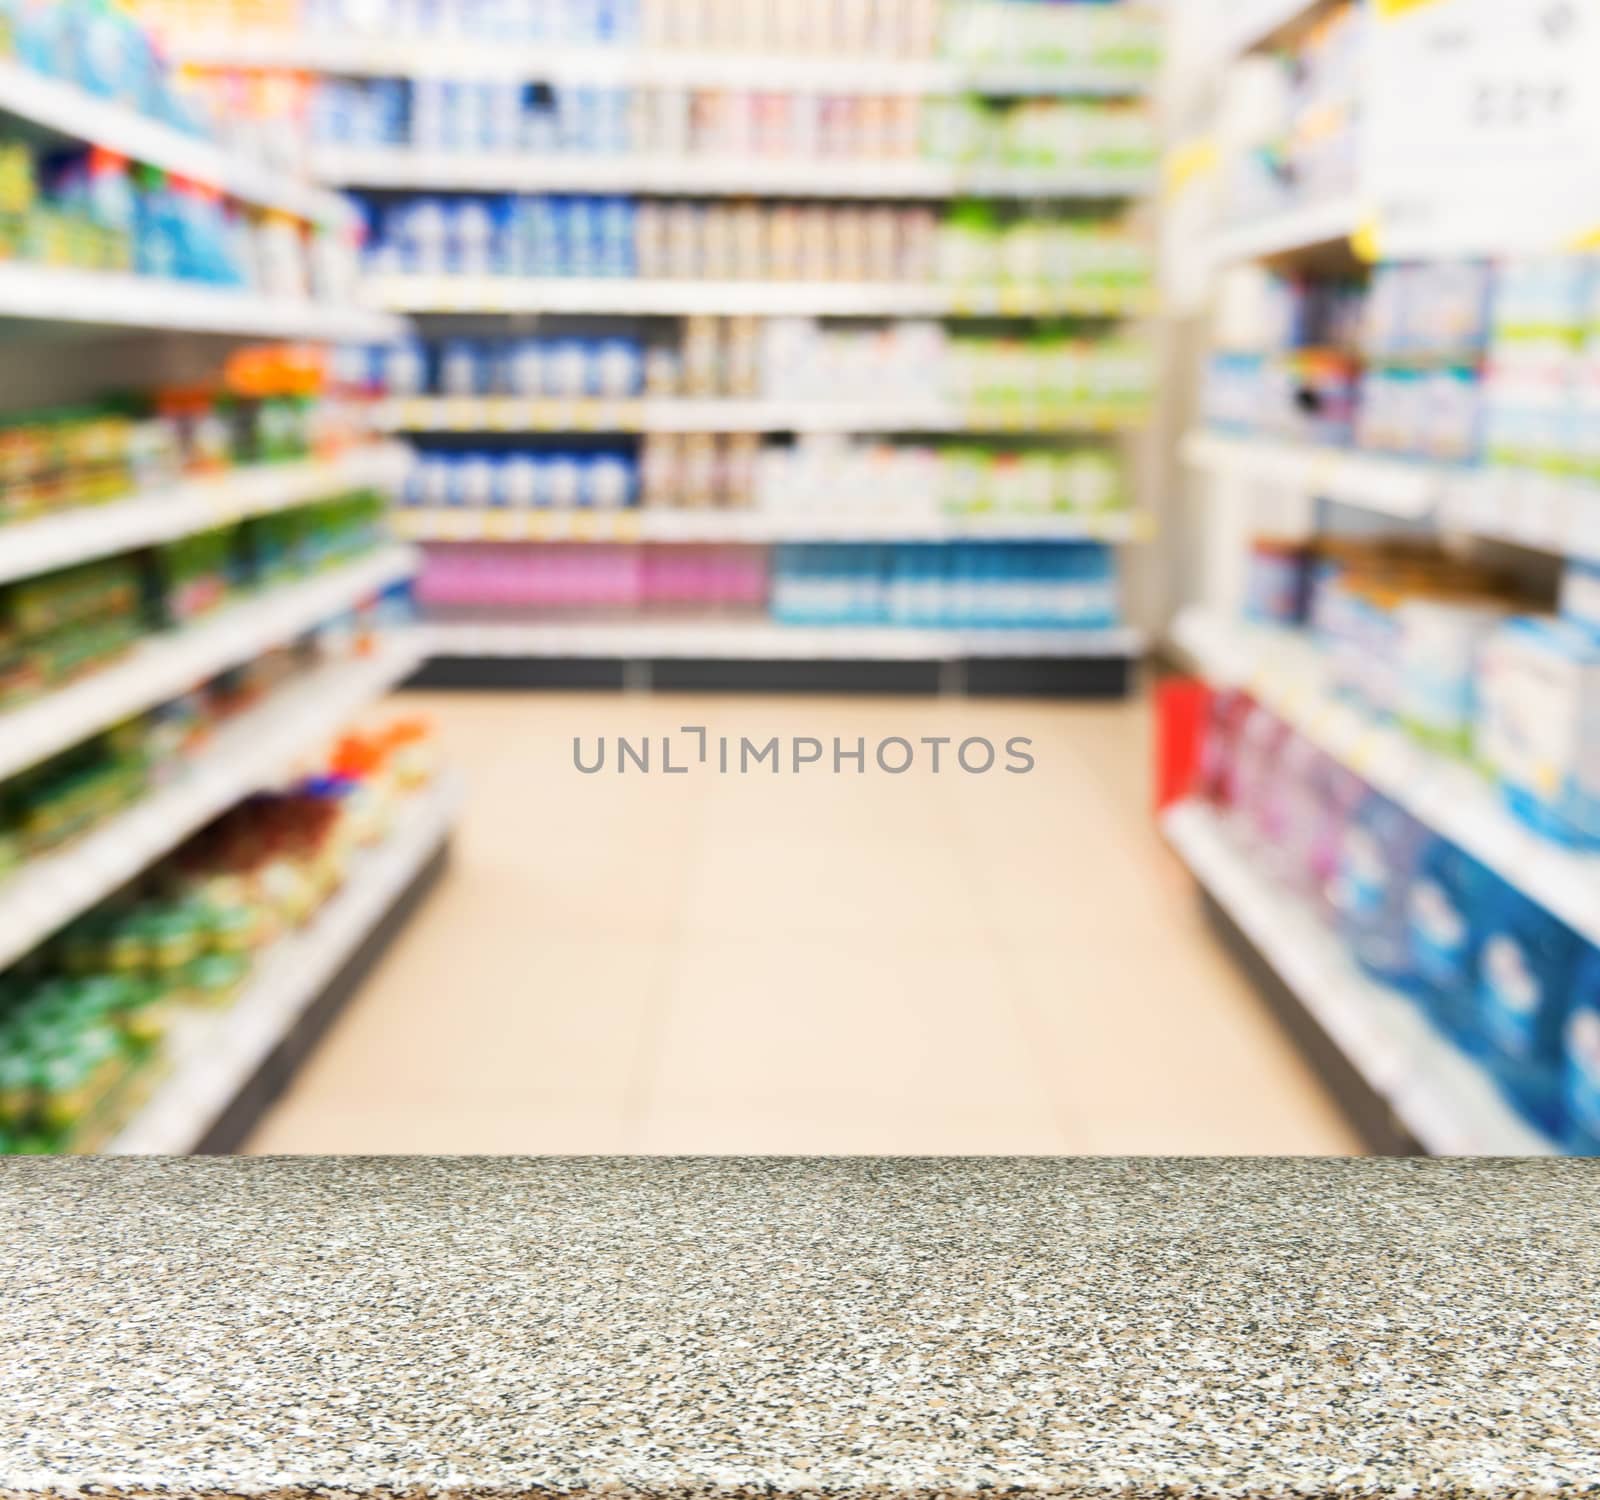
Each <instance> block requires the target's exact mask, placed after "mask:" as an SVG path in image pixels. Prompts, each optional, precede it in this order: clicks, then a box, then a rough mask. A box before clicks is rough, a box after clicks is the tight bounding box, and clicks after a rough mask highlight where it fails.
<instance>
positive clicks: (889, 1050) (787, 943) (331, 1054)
mask: <svg viewBox="0 0 1600 1500" xmlns="http://www.w3.org/2000/svg"><path fill="white" fill-rule="evenodd" d="M405 701H406V703H407V706H408V708H409V707H411V706H414V705H415V704H416V702H417V700H416V699H413V698H407V699H406V700H405ZM423 701H424V702H425V705H426V707H427V709H428V711H430V712H432V713H434V714H436V715H437V717H438V719H439V721H440V723H441V727H442V730H443V733H444V738H445V743H446V753H447V754H448V755H449V757H450V758H451V760H452V761H453V762H454V763H455V764H457V765H458V766H459V767H460V768H461V769H462V771H463V773H464V779H465V780H466V782H467V784H468V786H469V788H470V793H471V801H470V803H469V807H468V810H467V813H466V816H465V818H464V821H463V824H462V827H461V830H460V834H459V837H458V842H457V845H456V857H455V864H454V868H453V871H452V872H451V874H450V875H449V876H448V877H447V879H446V882H445V884H444V885H443V886H442V887H441V888H440V890H439V891H438V893H437V895H436V896H435V898H434V899H433V901H432V902H431V904H429V905H428V906H427V907H425V908H424V910H423V911H422V912H421V913H420V914H419V916H418V918H417V919H416V921H415V923H414V924H413V925H412V926H411V927H410V928H408V930H407V931H406V932H405V933H404V934H403V935H402V937H401V940H400V941H399V943H398V944H397V945H396V947H395V948H394V949H393V950H392V951H391V953H390V955H389V957H388V959H387V961H386V962H385V964H384V965H383V967H382V968H381V969H380V971H379V972H378V973H377V974H376V975H375V976H374V978H373V979H372V981H371V982H370V983H369V984H368V986H367V987H366V988H365V989H364V990H363V992H362V993H361V994H360V995H359V996H358V998H357V1000H356V1001H355V1003H354V1005H353V1007H352V1008H351V1010H350V1011H349V1012H347V1014H346V1016H345V1017H344V1019H343V1020H342V1021H341V1023H340V1024H339V1026H338V1027H337V1029H336V1030H335V1031H334V1032H333V1033H332V1034H331V1035H330V1036H329V1038H328V1039H327V1041H326V1042H325V1044H324V1045H323V1047H322V1048H321V1049H320V1050H319V1051H318V1052H317V1054H316V1055H315V1056H314V1057H313V1058H312V1060H311V1061H310V1063H309V1065H308V1066H307V1068H306V1069H305V1071H304V1073H303V1074H302V1075H301V1076H300V1078H299V1080H298V1082H297V1084H296V1086H295V1088H294V1090H293V1092H292V1093H291V1094H290V1095H288V1096H287V1098H286V1099H285V1100H284V1101H283V1102H282V1103H281V1104H280V1106H279V1107H278V1109H277V1110H276V1112H275V1113H274V1114H273V1115H271V1116H270V1117H269V1118H268V1119H267V1121H266V1122H265V1124H264V1125H263V1127H262V1128H261V1129H260V1130H259V1131H258V1133H257V1134H256V1136H255V1138H254V1140H253V1142H252V1149H254V1150H257V1151H278V1152H408V1151H417V1152H494V1153H499V1152H508V1153H509V1152H534V1153H537V1152H611V1151H647V1152H690V1153H693V1152H738V1151H751V1152H763V1151H770V1152H786V1153H787V1152H936V1153H942V1152H951V1153H989V1152H1042V1153H1048V1152H1112V1153H1118V1152H1219V1153H1234V1152H1239V1153H1255V1152H1346V1151H1353V1150H1356V1149H1358V1142H1357V1141H1356V1140H1355V1139H1354V1137H1353V1136H1352V1135H1351V1134H1350V1133H1349V1131H1348V1129H1347V1127H1346V1126H1345V1125H1344V1124H1343V1123H1342V1120H1341V1117H1340V1116H1339V1115H1338V1113H1337V1112H1336V1111H1335V1109H1334V1107H1333V1105H1332V1104H1331V1103H1330V1102H1328V1100H1327V1099H1326V1097H1325V1095H1324V1094H1323V1093H1322V1091H1321V1089H1320V1087H1319V1085H1318V1084H1317V1082H1316V1081H1315V1079H1314V1077H1313V1076H1312V1074H1311V1073H1310V1071H1309V1070H1308V1069H1307V1068H1306V1066H1305V1065H1304V1064H1303V1063H1302V1062H1301V1060H1300V1058H1299V1056H1298V1054H1296V1053H1295V1052H1294V1051H1293V1049H1292V1047H1291V1045H1290V1043H1289V1042H1288V1041H1287V1040H1286V1038H1285V1036H1284V1034H1283V1033H1282V1032H1281V1030H1280V1029H1279V1028H1278V1027H1277V1026H1276V1025H1275V1023H1274V1022H1273V1021H1272V1019H1271V1018H1270V1016H1269V1015H1268V1014H1267V1013H1266V1011H1265V1010H1264V1009H1263V1008H1262V1005H1261V1002H1260V1000H1259V999H1258V998H1257V997H1256V995H1255V994H1254V993H1253V992H1252V991H1251V989H1250V988H1249V986H1248V984H1247V982H1246V981H1245V979H1244V978H1243V977H1242V975H1241V974H1240V973H1239V972H1238V971H1237V970H1236V969H1235V968H1234V967H1233V966H1232V964H1231V962H1230V960H1229V959H1228V957H1227V956H1226V955H1225V954H1224V953H1223V952H1222V951H1221V949H1220V948H1219V947H1218V946H1217V945H1216V943H1215V942H1214V940H1213V939H1212V937H1211V936H1210V934H1209V933H1208V931H1207V930H1206V929H1205V928H1204V926H1203V924H1202V922H1201V918H1200V915H1199V912H1198V909H1197V907H1196V904H1195V900H1194V893H1193V889H1192V886H1191V884H1190V882H1189V881H1188V880H1187V879H1186V878H1185V877H1184V875H1183V873H1182V872H1181V870H1180V869H1179V867H1178V866H1177V865H1176V863H1175V862H1174V861H1173V859H1172V858H1171V856H1170V855H1169V854H1168V853H1167V852H1166V850H1165V848H1164V847H1163V846H1162V844H1161V843H1160V841H1159V839H1158V836H1157V834H1156V833H1155V831H1154V829H1153V827H1152V824H1151V822H1150V820H1149V816H1148V814H1147V812H1146V811H1145V798H1146V784H1147V772H1146V766H1147V760H1148V755H1147V739H1148V722H1147V719H1148V710H1147V707H1146V705H1144V704H1143V703H1141V702H1135V703H1132V704H1126V705H1124V704H1118V705H1114V706H1093V707H1085V706H1057V705H1039V704H1026V705H1019V704H1011V703H981V702H975V701H965V700H963V701H926V700H907V701H899V700H880V699H862V700H838V699H830V700H807V699H793V698H788V699H779V698H738V699H730V698H715V699H694V698H674V697H649V698H641V697H609V696H572V697H555V696H543V697H535V698H529V697H525V696H516V695H500V696H492V695H453V696H446V695H441V696H437V697H430V698H428V699H426V700H423ZM696 724H700V725H705V726H708V728H709V730H710V732H711V734H712V736H713V737H714V738H715V737H716V736H720V735H722V734H728V735H732V736H748V737H749V738H751V739H752V740H754V741H757V742H760V743H764V742H765V741H766V740H767V739H768V738H770V737H771V736H773V735H779V736H783V737H791V736H814V737H817V738H819V739H822V740H824V741H831V739H832V738H833V737H834V736H838V737H840V738H842V739H844V740H845V741H846V742H847V743H848V744H853V743H854V741H855V739H856V738H857V737H858V736H861V737H865V738H866V739H867V741H868V743H869V744H872V743H874V742H875V741H877V740H880V739H882V738H884V737H886V736H890V735H899V736H903V737H905V738H907V739H910V740H912V741H913V742H915V741H917V740H918V739H919V738H920V737H922V736H938V735H950V736H953V737H955V738H956V740H957V741H959V740H960V739H961V738H964V737H965V736H967V735H979V736H986V737H988V738H990V739H991V740H994V741H996V742H997V743H1000V742H1003V741H1004V740H1006V739H1008V738H1010V737H1011V736H1012V735H1026V736H1028V737H1030V738H1032V739H1033V741H1034V746H1033V751H1032V753H1033V754H1034V756H1035V757H1036V760H1037V769H1036V770H1035V772H1034V773H1033V774H1031V775H1028V776H1010V775H1004V774H1001V775H989V776H967V775H950V774H948V771H949V766H948V764H947V765H946V767H945V772H944V773H941V774H940V775H938V776H934V775H933V774H932V773H931V771H930V769H929V768H928V767H927V765H926V763H924V764H923V765H921V766H918V767H916V768H914V769H913V770H912V771H911V772H909V773H907V774H906V775H904V776H899V777H890V776H885V775H882V774H879V773H872V774H869V775H866V776H856V775H852V774H848V773H847V774H845V775H843V776H834V775H831V774H817V775H811V776H806V775H802V776H798V777H797V776H793V775H789V774H782V775H778V776H772V775H768V774H752V775H750V776H747V777H740V776H737V775H729V776H719V775H713V774H698V775H686V776H672V777H667V776H662V775H660V774H659V773H658V774H655V775H651V776H642V775H637V774H634V775H621V776H619V775H616V774H614V767H608V769H607V771H606V773H605V774H603V775H596V776H581V775H579V774H578V773H577V772H576V771H575V770H574V769H573V763H572V741H573V737H574V736H582V737H583V744H584V746H585V747H586V754H590V755H592V753H593V750H594V747H595V743H596V740H597V738H598V737H599V736H602V735H604V736H606V737H607V738H608V739H609V741H610V743H611V744H612V745H613V746H614V745H615V737H616V736H618V735H622V736H626V737H628V738H629V739H630V740H633V741H635V742H637V741H638V740H639V739H640V738H641V737H643V736H645V735H646V734H648V735H650V736H651V737H652V738H654V739H655V740H657V742H659V739H660V737H661V736H662V735H673V734H676V733H677V732H678V731H679V729H680V726H683V725H696ZM658 766H659V763H658ZM1083 851H1092V857H1091V858H1088V859H1084V858H1080V857H1078V854H1079V853H1081V852H1083Z"/></svg>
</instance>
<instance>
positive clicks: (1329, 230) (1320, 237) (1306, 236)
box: [1206, 197, 1364, 266]
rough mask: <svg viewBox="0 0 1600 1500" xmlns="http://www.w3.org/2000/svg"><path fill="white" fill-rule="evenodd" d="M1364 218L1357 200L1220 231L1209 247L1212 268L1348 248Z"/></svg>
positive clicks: (1334, 201) (1335, 200)
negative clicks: (1247, 261) (1343, 247)
mask: <svg viewBox="0 0 1600 1500" xmlns="http://www.w3.org/2000/svg"><path fill="white" fill-rule="evenodd" d="M1363 218H1364V214H1363V211H1362V206H1361V203H1360V201H1359V200H1358V199H1356V198H1354V197H1349V198H1333V199H1330V200H1329V201H1328V202H1326V203H1312V204H1307V205H1306V206H1305V207H1303V208H1293V209H1288V210H1286V211H1284V212H1283V213H1278V214H1273V215H1272V216H1271V217H1269V218H1265V219H1262V220H1260V221H1258V222H1257V223H1253V224H1241V225H1239V226H1237V227H1235V228H1231V229H1224V230H1221V231H1219V232H1218V233H1216V234H1214V235H1213V236H1212V237H1211V240H1210V242H1209V243H1208V244H1207V246H1206V255H1207V258H1208V259H1209V260H1210V262H1211V263H1212V264H1213V265H1218V266H1225V265H1233V264H1237V263H1238V262H1240V261H1246V260H1269V259H1273V258H1276V257H1280V256H1289V255H1299V254H1305V253H1308V252H1311V251H1317V250H1327V249H1330V248H1332V247H1335V246H1348V245H1349V244H1350V242H1351V241H1352V240H1353V239H1354V237H1355V236H1356V235H1357V234H1358V233H1359V232H1360V229H1361V225H1362V222H1363Z"/></svg>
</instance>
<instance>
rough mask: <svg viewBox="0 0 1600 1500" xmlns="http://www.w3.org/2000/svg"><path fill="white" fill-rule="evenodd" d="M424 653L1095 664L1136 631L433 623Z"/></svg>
mask: <svg viewBox="0 0 1600 1500" xmlns="http://www.w3.org/2000/svg"><path fill="white" fill-rule="evenodd" d="M421 628H422V630H423V631H424V634H425V637H426V640H427V648H428V653H429V655H430V656H435V657H438V656H455V657H491V658H492V657H502V658H507V657H509V658H518V657H526V658H542V657H552V656H570V657H584V658H590V659H593V658H608V657H652V656H654V657H702V658H706V659H708V660H726V661H750V660H755V661H762V660H771V661H951V660H958V659H961V658H966V657H1041V658H1051V659H1055V660H1082V659H1094V660H1104V659H1107V658H1113V659H1121V658H1125V657H1136V656H1138V655H1139V654H1140V653H1141V652H1142V651H1143V649H1144V641H1143V637H1142V636H1141V635H1140V633H1139V632H1138V631H1137V630H1132V629H1127V628H1117V629H1112V630H1091V629H1084V630H1070V629H1064V630H1026V629H1015V630H1011V629H999V628H997V629H991V630H922V629H917V628H915V627H910V626H893V625H882V626H859V627H858V626H849V625H839V626H820V627H814V626H805V625H782V624H778V623H775V622H774V621H771V620H769V619H767V618H765V617H759V618H750V617H743V618H741V617H737V616H734V617H730V618H727V619H718V620H708V621H683V620H661V621H654V620H643V621H637V622H635V621H628V622H623V623H603V622H589V621H557V622H549V623H544V624H520V623H498V624H477V623H473V624H466V623H435V624H430V625H425V626H423V627H421Z"/></svg>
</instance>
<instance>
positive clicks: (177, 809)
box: [0, 640, 421, 969]
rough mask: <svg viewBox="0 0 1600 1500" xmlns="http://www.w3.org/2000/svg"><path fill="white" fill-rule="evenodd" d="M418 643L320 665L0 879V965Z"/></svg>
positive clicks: (215, 805) (360, 700)
mask: <svg viewBox="0 0 1600 1500" xmlns="http://www.w3.org/2000/svg"><path fill="white" fill-rule="evenodd" d="M420 661H421V653H420V651H419V650H418V648H417V645H416V643H415V641H414V640H406V641H404V642H400V643H393V644H390V645H389V646H387V647H386V648H383V649H381V650H380V651H379V652H378V654H377V655H375V656H374V657H372V658H370V659H364V660H362V659H358V660H356V661H353V662H340V663H335V664H333V665H330V666H326V667H322V668H320V669H318V671H317V672H315V673H314V674H313V675H312V677H311V678H310V679H308V680H307V681H305V682H302V683H298V684H295V685H294V686H292V687H290V688H289V689H288V690H287V691H285V692H282V693H280V694H277V695H274V696H273V697H271V698H269V699H268V700H267V701H265V702H264V703H262V704H261V705H259V706H258V707H256V708H253V709H250V710H249V711H247V712H246V713H245V714H243V715H241V716H240V718H239V719H238V720H237V721H236V722H235V723H232V724H229V725H226V726H224V728H223V729H222V730H221V731H220V732H219V733H218V736H217V739H216V742H215V743H214V744H213V745H212V746H211V747H210V748H208V749H207V750H205V751H204V752H202V753H201V755H200V756H199V757H198V758H197V759H196V760H195V762H194V763H193V764H192V765H191V766H189V767H188V768H186V770H185V771H184V772H183V773H182V775H181V776H180V778H179V779H178V780H177V781H176V782H175V783H174V784H173V785H171V786H169V787H163V788H161V789H159V790H156V791H153V792H151V793H149V794H148V795H147V796H146V797H144V798H143V799H142V800H141V801H139V802H137V803H135V804H134V805H133V806H132V807H130V808H128V809H126V810H125V811H123V812H121V813H118V814H117V815H115V816H114V817H112V818H111V819H110V820H109V821H108V822H106V823H105V824H103V825H102V826H101V827H99V828H97V829H95V830H94V831H93V832H91V833H88V834H86V835H85V836H84V837H83V838H81V839H79V840H77V841H75V842H74V843H72V844H69V845H68V846H67V847H66V848H64V849H61V850H59V851H56V852H54V853H51V854H46V855H43V856H41V857H39V858H37V859H34V860H30V861H29V862H28V864H27V865H25V866H24V867H23V868H22V869H21V870H20V871H18V872H17V873H16V874H14V875H13V876H11V877H10V878H9V879H6V880H0V969H3V968H5V967H6V965H7V964H10V963H14V962H15V961H16V960H17V959H19V958H21V957H22V956H23V955H24V954H26V953H28V952H30V951H31V950H32V949H34V948H36V947H37V946H38V945H39V944H40V943H41V942H43V941H44V940H45V939H46V938H48V937H50V936H51V934H53V933H55V932H57V931H59V930H60V929H61V928H62V927H63V926H65V925H66V924H67V923H68V922H70V921H72V919H73V918H74V917H77V916H79V915H81V914H82V913H83V912H85V911H88V910H89V909H90V908H91V907H94V906H96V905H98V904H99V903H100V902H101V901H104V900H105V899H106V898H107V897H108V896H111V895H113V894H115V893H116V892H117V891H118V890H120V889H121V888H122V887H123V886H124V885H125V884H127V882H128V881H130V880H132V879H133V878H134V877H135V876H136V875H138V874H140V873H141V872H142V871H144V870H147V869H149V868H150V866H151V865H153V864H154V863H155V862H156V861H157V860H159V859H161V858H162V857H163V856H165V855H167V854H169V853H171V851H172V850H174V849H175V848H177V847H178V845H179V844H181V843H182V842H183V841H184V840H185V839H186V838H188V837H189V836H190V835H191V834H193V833H196V832H198V831H199V830H200V829H201V828H204V827H205V826H206V824H207V823H209V822H211V820H212V819H213V818H216V817H218V816H219V815H220V814H222V813H223V812H225V811H227V809H228V808H230V807H232V806H234V805H235V804H236V803H238V802H239V801H241V800H243V799H244V798H245V797H247V796H249V795H250V794H251V793H252V792H255V791H258V790H260V789H261V788H262V787H264V786H267V785H269V784H270V783H271V782H272V781H273V780H274V779H275V778H276V777H277V776H278V775H280V774H281V773H282V771H283V770H284V769H285V768H286V767H287V766H289V765H291V764H292V763H293V762H294V760H295V759H296V758H298V757H299V756H301V755H303V754H305V753H306V752H307V751H308V750H310V749H313V748H315V747H316V745H317V744H319V743H320V742H322V741H325V740H328V739H331V738H332V737H333V735H335V734H336V733H338V731H339V729H340V728H341V727H342V726H343V725H344V724H345V723H346V722H347V721H348V720H349V719H350V717H351V716H352V715H353V714H355V713H357V712H359V711H360V710H361V709H362V708H363V707H365V706H366V705H367V704H368V703H370V702H372V701H373V700H374V699H376V698H378V697H381V696H382V694H383V693H385V692H386V691H388V689H389V688H391V687H393V686H394V685H395V684H396V683H398V682H401V681H403V680H404V679H405V678H406V677H408V676H410V675H411V673H412V672H413V671H414V670H415V669H416V667H417V665H418V664H419V662H420Z"/></svg>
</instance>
